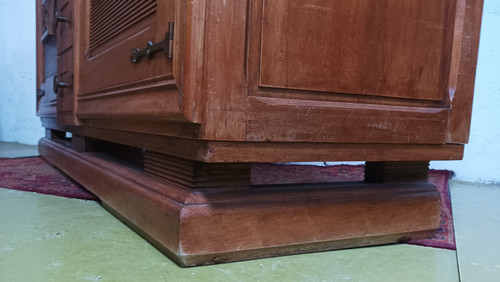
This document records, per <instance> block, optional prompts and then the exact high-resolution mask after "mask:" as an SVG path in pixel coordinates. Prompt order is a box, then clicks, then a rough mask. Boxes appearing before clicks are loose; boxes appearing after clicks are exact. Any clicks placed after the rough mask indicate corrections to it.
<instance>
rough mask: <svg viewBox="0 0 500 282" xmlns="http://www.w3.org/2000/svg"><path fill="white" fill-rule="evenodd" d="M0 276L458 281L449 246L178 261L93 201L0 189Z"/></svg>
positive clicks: (3, 278)
mask: <svg viewBox="0 0 500 282" xmlns="http://www.w3.org/2000/svg"><path fill="white" fill-rule="evenodd" d="M495 237H496V236H495ZM0 281H120V282H125V281H370V282H373V281H384V282H387V281H398V282H399V281H426V282H429V281H439V282H444V281H453V282H456V281H458V269H457V259H456V253H455V252H454V251H449V250H442V249H433V248H425V247H418V246H410V245H390V246H380V247H370V248H358V249H351V250H340V251H332V252H323V253H314V254H304V255H296V256H287V257H278V258H270V259H261V260H253V261H246V262H237V263H230V264H223V265H215V266H204V267H194V268H180V267H178V266H177V265H176V264H175V263H173V262H171V261H170V260H169V259H168V258H167V257H165V256H164V255H163V254H161V253H160V252H158V251H157V250H156V249H155V248H153V247H152V246H151V245H150V244H148V243H147V242H146V241H144V240H143V239H142V238H141V237H139V236H138V235H137V234H136V233H134V232H133V231H132V230H130V229H129V228H128V227H126V226H125V225H124V224H123V223H121V222H120V221H119V220H117V219H116V218H115V217H113V216H112V215H111V214H109V213H108V212H107V211H106V210H104V209H103V208H102V207H101V206H100V205H99V204H98V203H96V202H92V201H84V200H76V199H67V198H61V197H55V196H47V195H40V194H36V193H30V192H20V191H14V190H8V189H0ZM478 281H487V280H478ZM489 281H491V280H489Z"/></svg>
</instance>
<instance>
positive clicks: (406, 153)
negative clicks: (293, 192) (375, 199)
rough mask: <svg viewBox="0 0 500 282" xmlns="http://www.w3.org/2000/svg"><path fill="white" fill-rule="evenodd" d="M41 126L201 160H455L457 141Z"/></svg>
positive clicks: (459, 151) (51, 121)
mask: <svg viewBox="0 0 500 282" xmlns="http://www.w3.org/2000/svg"><path fill="white" fill-rule="evenodd" d="M42 125H43V126H44V127H46V128H50V129H54V130H60V131H68V132H72V133H74V134H78V135H82V136H87V137H92V138H96V139H100V140H104V141H109V142H115V143H119V144H124V145H128V146H133V147H138V148H143V149H146V150H151V151H154V152H159V153H164V154H168V155H172V156H175V157H179V158H184V159H189V160H196V161H200V162H209V163H220V162H228V163H231V162H243V163H245V162H247V163H248V162H250V163H256V162H269V163H273V162H323V161H325V162H326V161H429V160H460V159H462V157H463V151H464V145H462V144H346V143H291V142H290V143H285V142H229V141H208V140H199V139H191V138H182V137H173V136H166V135H158V134H152V133H140V132H129V131H125V130H112V129H105V128H94V127H81V126H64V125H60V124H58V123H57V122H55V120H54V119H50V118H42Z"/></svg>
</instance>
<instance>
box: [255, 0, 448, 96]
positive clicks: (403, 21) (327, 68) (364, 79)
mask: <svg viewBox="0 0 500 282" xmlns="http://www.w3.org/2000/svg"><path fill="white" fill-rule="evenodd" d="M455 2H456V1H455V0H443V1H434V0H405V1H399V0H368V1H367V0H351V1H342V0H331V1H322V0H264V1H263V20H262V42H261V48H262V49H261V56H260V83H259V85H260V86H261V87H272V88H284V89H297V90H312V91H324V92H335V93H346V94H361V95H371V96H384V97H397V98H409V99H421V100H430V101H441V100H443V97H445V96H444V95H445V94H446V90H447V84H448V73H449V68H450V61H451V47H452V38H453V24H454V15H455V5H456V3H455Z"/></svg>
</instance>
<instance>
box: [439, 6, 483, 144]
mask: <svg viewBox="0 0 500 282" xmlns="http://www.w3.org/2000/svg"><path fill="white" fill-rule="evenodd" d="M458 3H459V7H458V8H459V9H458V12H457V19H458V20H459V23H460V24H457V25H456V26H455V34H457V36H456V37H455V45H454V48H456V51H455V52H456V60H455V64H454V65H453V69H452V74H453V76H452V78H451V79H450V81H452V82H453V83H452V84H450V87H449V89H450V94H451V107H452V110H451V112H450V118H449V125H448V139H447V142H448V143H461V144H464V143H467V142H468V141H469V132H470V122H471V114H472V99H473V96H474V82H475V77H476V66H477V54H478V51H479V35H480V33H481V18H482V15H483V13H482V12H483V0H477V1H476V0H461V1H459V2H458Z"/></svg>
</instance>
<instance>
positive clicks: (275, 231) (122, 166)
mask: <svg viewBox="0 0 500 282" xmlns="http://www.w3.org/2000/svg"><path fill="white" fill-rule="evenodd" d="M39 150H40V154H41V155H42V156H43V157H44V158H45V159H47V160H48V161H49V162H51V163H53V164H54V165H55V166H57V167H59V168H60V169H61V170H62V171H64V172H65V173H67V174H68V175H69V176H71V177H72V178H74V179H75V180H76V181H78V182H80V183H81V184H82V185H83V186H85V187H86V188H88V189H89V190H90V191H92V192H93V193H94V194H96V195H97V196H98V197H99V198H100V199H101V200H102V201H103V203H104V206H106V207H107V208H108V209H110V210H111V211H112V212H113V213H115V214H116V215H117V216H118V217H119V218H121V219H122V220H123V221H124V222H125V223H127V224H128V225H129V226H131V227H132V228H133V229H134V230H136V231H138V232H139V233H140V234H142V235H143V236H144V237H145V238H146V239H147V240H149V241H150V242H152V243H153V244H154V245H155V246H157V247H158V248H159V249H160V250H162V251H163V252H165V253H166V254H167V255H168V256H169V257H171V258H172V259H173V260H175V261H176V262H177V263H178V264H180V265H181V266H194V265H203V264H213V263H221V262H230V261H237V260H246V259H253V258H261V257H271V256H277V255H287V254H296V253H305V252H313V251H323V250H332V249H341V248H348V247H356V246H366V245H376V244H386V243H393V242H399V241H405V240H409V239H410V238H423V237H427V236H432V234H433V232H434V230H436V229H437V228H438V227H439V220H440V198H439V194H438V192H437V190H436V187H434V186H433V185H431V184H429V183H427V182H424V181H415V182H394V183H385V184H376V183H375V184H373V183H333V184H332V183H321V184H291V185H290V184H287V185H269V186H250V187H249V188H248V189H243V190H241V189H235V190H228V189H227V187H224V189H221V190H220V191H218V190H217V189H206V190H204V189H189V188H186V187H185V186H183V185H177V184H176V183H174V182H169V181H167V180H165V179H164V178H161V177H157V176H155V175H152V174H150V173H145V172H144V171H143V170H142V169H141V168H135V167H132V166H130V165H128V164H126V163H123V162H121V161H119V160H116V159H113V158H111V157H109V156H106V155H103V154H100V153H95V152H77V151H75V150H73V149H71V147H70V146H67V145H66V146H65V145H64V144H62V143H61V144H60V143H58V142H57V141H54V140H49V139H47V138H43V139H41V140H40V142H39Z"/></svg>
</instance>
